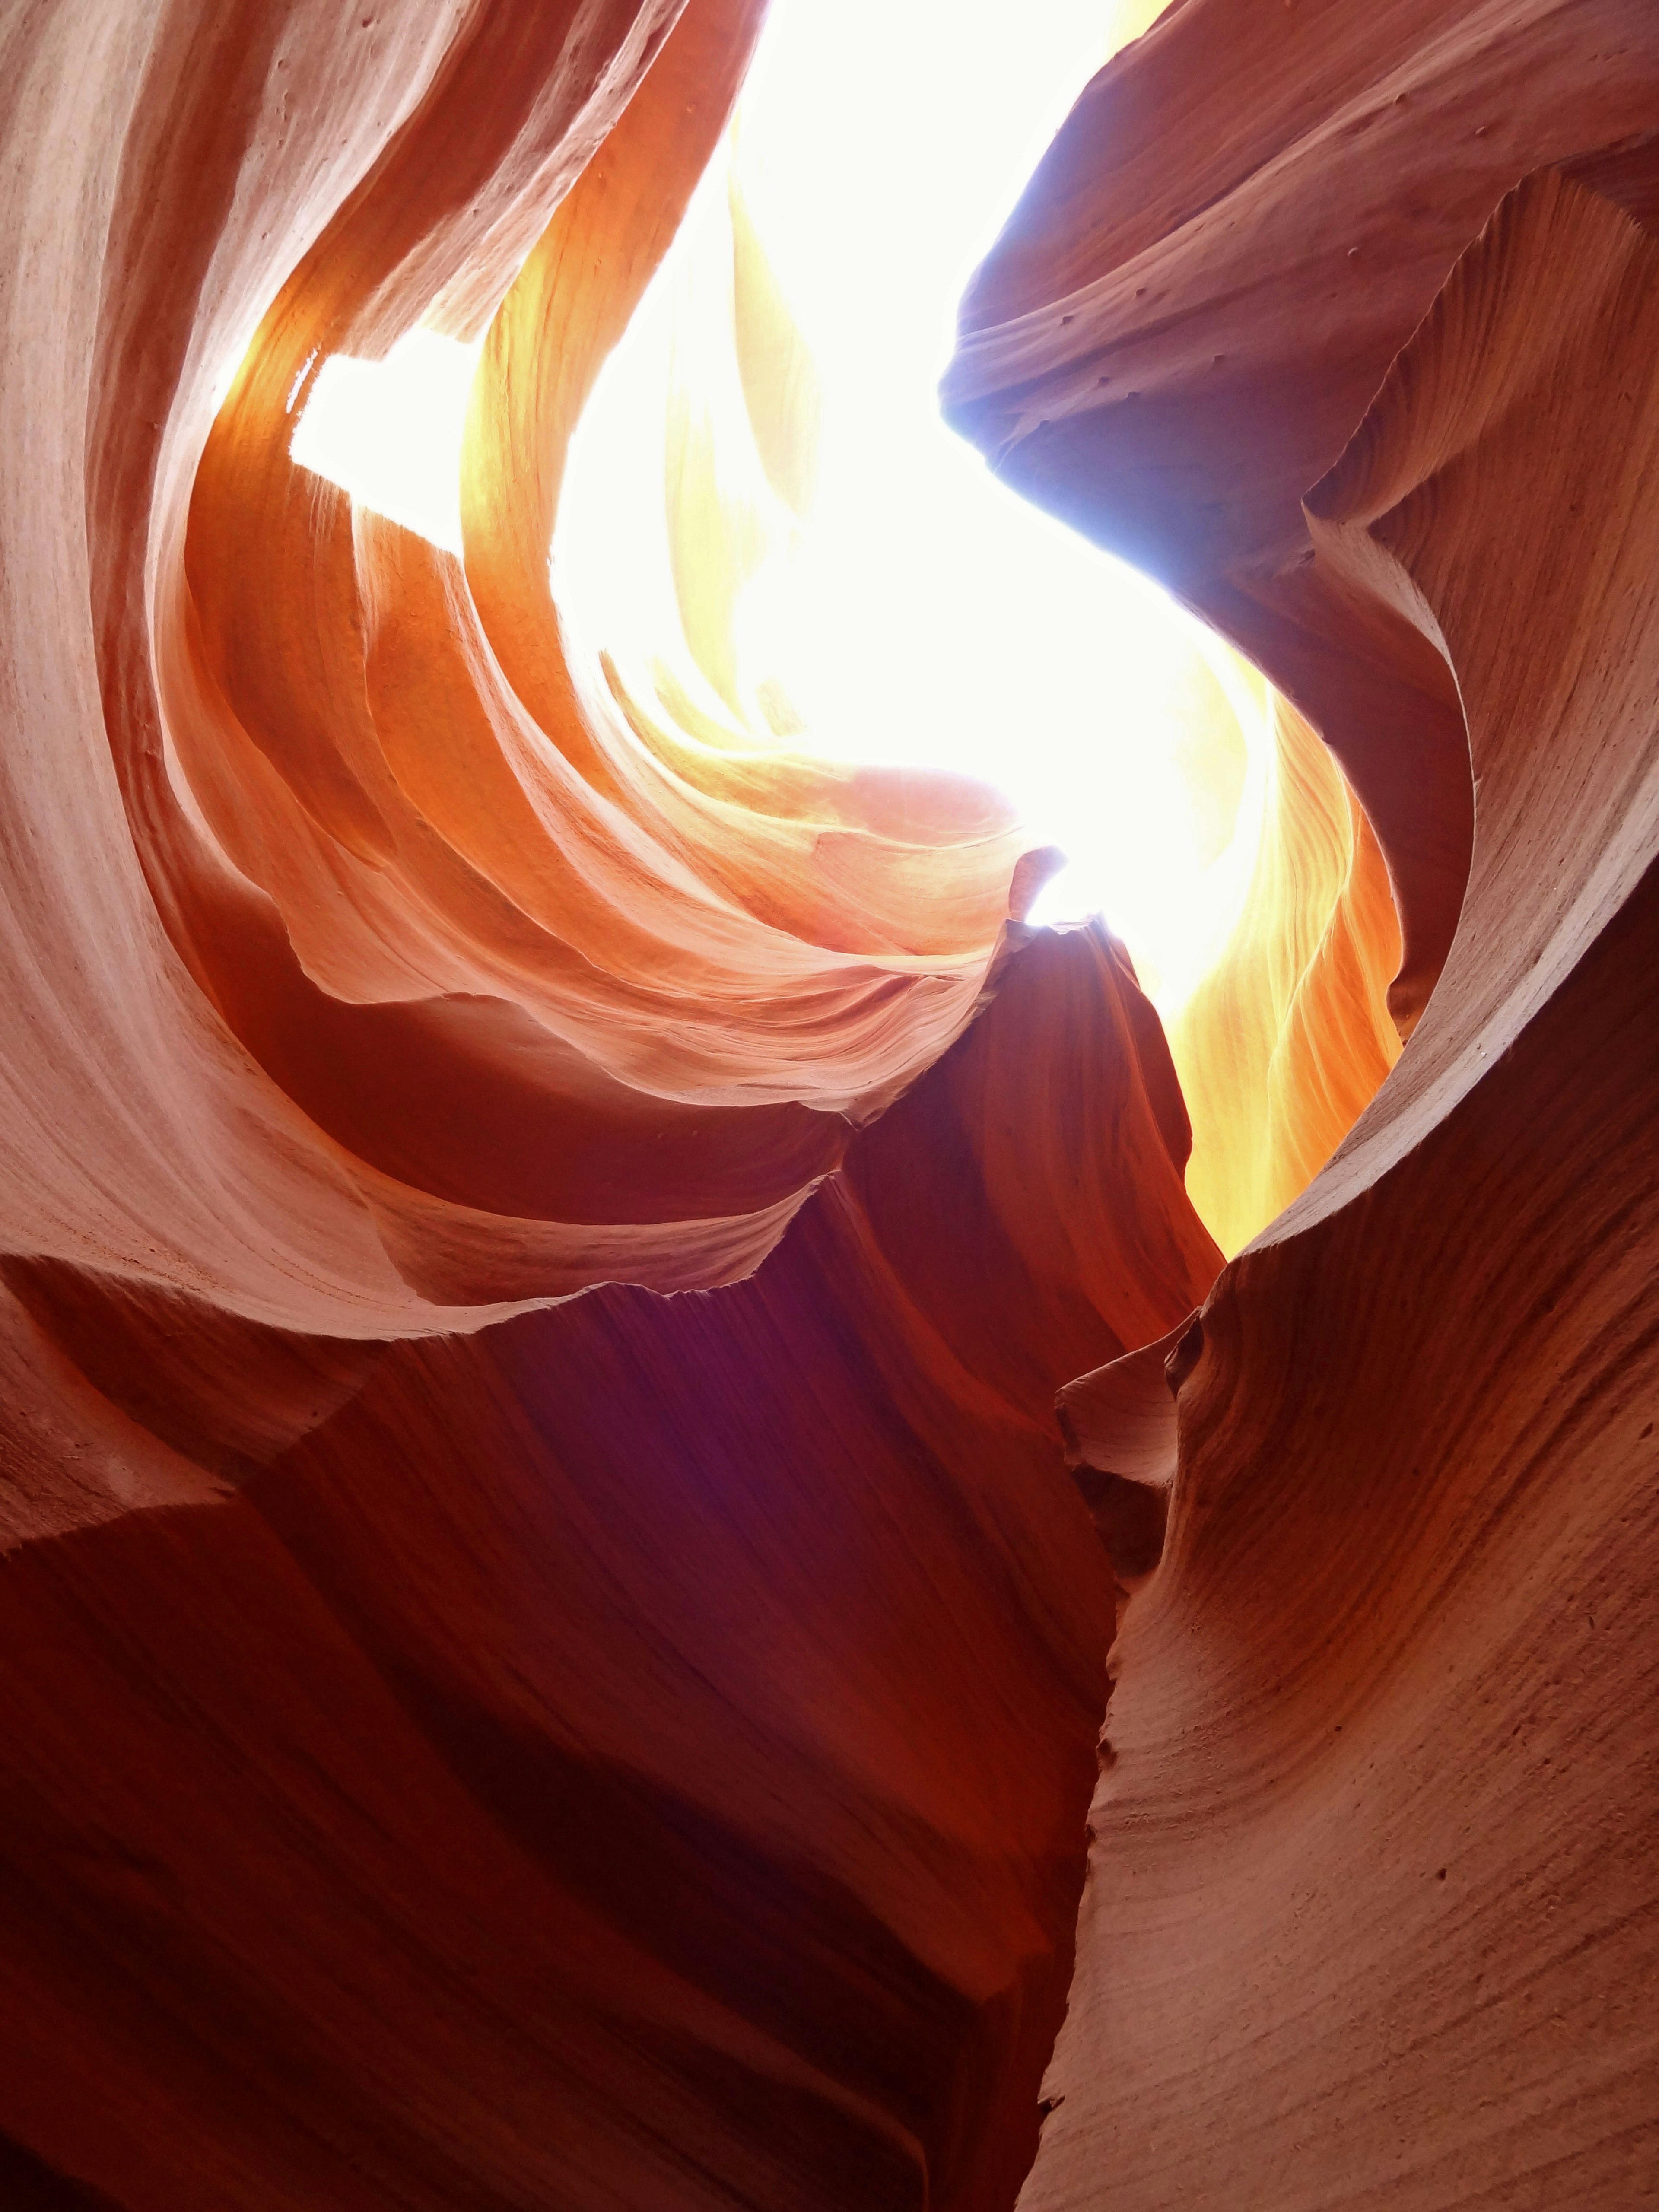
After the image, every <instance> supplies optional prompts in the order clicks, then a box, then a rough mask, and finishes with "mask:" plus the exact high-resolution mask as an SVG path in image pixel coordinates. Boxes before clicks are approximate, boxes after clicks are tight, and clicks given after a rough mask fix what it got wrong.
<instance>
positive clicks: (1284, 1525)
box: [945, 0, 1659, 2212]
mask: <svg viewBox="0 0 1659 2212" xmlns="http://www.w3.org/2000/svg"><path fill="white" fill-rule="evenodd" d="M1656 117H1659V22H1656V19H1655V18H1654V16H1653V15H1652V13H1651V11H1650V10H1649V9H1645V8H1641V7H1636V6H1628V5H1618V4H1610V5H1603V6H1596V5H1587V6H1557V5H1550V4H1538V5H1528V4H1524V0H1519V4H1504V5H1495V6H1475V7H1472V8H1468V9H1462V10H1459V11H1456V13H1455V16H1453V17H1450V18H1449V17H1448V16H1447V15H1446V12H1445V11H1444V10H1443V9H1432V8H1425V7H1421V6H1417V5H1413V4H1399V5H1383V6H1376V7H1366V8H1358V7H1348V6H1343V5H1340V4H1337V5H1329V6H1323V7H1319V6H1308V5H1305V4H1301V0H1297V4H1295V5H1285V4H1281V0H1274V4H1273V5H1272V6H1267V5H1265V4H1263V5H1260V6H1252V5H1249V4H1242V5H1241V4H1232V0H1219V3H1218V4H1212V0H1186V4H1184V5H1182V6H1181V7H1179V8H1176V9H1170V11H1169V12H1168V13H1167V15H1165V16H1164V18H1163V19H1162V21H1160V23H1159V24H1158V27H1156V28H1155V29H1154V30H1153V31H1152V33H1149V34H1148V36H1147V37H1146V39H1144V40H1142V41H1141V42H1140V43H1139V45H1137V46H1134V47H1133V48H1131V49H1129V50H1128V51H1127V52H1125V53H1124V54H1122V55H1121V56H1120V57H1119V58H1117V60H1116V61H1115V62H1114V63H1113V64H1111V65H1110V66H1109V68H1108V69H1107V70H1106V71H1105V72H1104V73H1103V75H1102V76H1100V77H1098V78H1097V80H1096V82H1094V83H1093V84H1092V85H1091V87H1090V88H1089V89H1088V91H1087V92H1086V93H1085V95H1084V96H1083V98H1082V99H1081V100H1079V103H1078V106H1077V107H1076V108H1075V110H1074V111H1073V115H1072V117H1071V118H1070V120H1069V121H1068V123H1067V124H1066V127H1065V129H1064V130H1063V131H1062V132H1061V133H1060V137H1059V138H1058V140H1057V141H1056V143H1055V145H1054V149H1053V150H1052V151H1051V153H1050V154H1049V155H1048V158H1047V159H1046V161H1044V163H1043V164H1042V166H1041V167H1040V168H1039V170H1038V171H1037V173H1036V177H1035V178H1034V179H1033V181H1032V184H1031V185H1030V189H1029V191H1028V192H1027V194H1026V197H1025V198H1024V201H1023V203H1022V204H1021V207H1020V208H1019V210H1018V212H1017V213H1016V215H1015V216H1014V217H1013V218H1012V222H1011V223H1010V225H1009V227H1008V229H1007V231H1006V234H1005V235H1004V237H1003V238H1002V240H1000V243H999V245H998V246H997V247H996V249H995V250H994V252H993V253H992V255H991V257H990V258H989V259H988V261H987V264H985V266H984V268H983V269H982V270H981V273H980V276H979V277H978V279H977V280H976V282H975V285H974V287H973V289H972V290H971V291H970V293H969V297H968V300H967V301H966V303H965V306H964V311H963V336H962V342H961V347H960V350H959V352H958V355H957V360H956V362H954V364H953V366H952V368H951V372H950V374H949V376H948V377H947V380H946V386H945V389H946V395H947V401H948V404H950V406H951V409H952V410H953V412H954V414H955V416H956V419H957V421H958V422H960V423H961V424H962V425H963V427H964V428H966V429H967V430H968V431H969V433H970V435H973V436H975V438H976V439H978V440H979V441H981V443H982V444H983V446H984V447H985V449H986V451H987V454H988V455H989V456H990V457H991V458H992V459H993V460H994V465H996V466H997V467H998V468H999V469H1000V470H1001V471H1003V472H1004V473H1005V474H1006V475H1007V476H1008V477H1010V479H1011V480H1012V481H1013V482H1015V483H1018V484H1019V485H1020V486H1021V488H1022V489H1025V490H1027V491H1029V492H1030V494H1031V495H1033V496H1034V497H1036V498H1037V499H1039V500H1041V501H1043V502H1044V503H1045V504H1048V505H1050V506H1053V507H1054V508H1055V509H1056V510H1057V511H1059V512H1060V513H1065V514H1066V516H1067V517H1068V519H1070V520H1073V521H1075V522H1076V523H1077V524H1078V525H1079V526H1080V527H1082V528H1084V529H1085V530H1086V531H1088V532H1091V534H1092V535H1095V536H1097V537H1098V538H1100V539H1101V540H1102V542H1103V543H1106V544H1112V545H1115V546H1118V547H1120V548H1121V549H1123V550H1127V551H1129V552H1130V553H1131V555H1132V556H1133V557H1134V558H1136V559H1138V560H1139V561H1141V562H1144V563H1145V564H1146V566H1147V567H1149V568H1152V570H1153V572H1154V573H1156V574H1161V575H1163V576H1164V578H1165V579H1166V580H1168V581H1169V582H1170V584H1171V585H1172V586H1174V587H1175V588H1176V590H1177V591H1179V592H1181V593H1182V596H1183V597H1185V598H1187V599H1188V600H1189V601H1190V603H1191V604H1193V605H1195V606H1197V607H1199V608H1200V609H1201V610H1202V611H1204V612H1205V613H1206V615H1207V616H1208V617H1210V618H1211V619H1212V621H1214V622H1215V623H1218V625H1219V626H1220V627H1221V628H1222V629H1224V630H1225V631H1226V632H1227V633H1228V634H1229V635H1231V636H1232V637H1234V638H1235V639H1236V640H1237V641H1238V642H1240V643H1241V644H1242V645H1243V646H1244V647H1245V648H1246V649H1247V650H1248V651H1249V653H1251V654H1252V655H1253V657H1254V658H1255V659H1256V660H1257V661H1258V662H1259V664H1260V665H1261V667H1262V668H1263V669H1264V670H1265V671H1266V672H1267V675H1268V676H1269V678H1271V679H1272V680H1273V682H1275V683H1276V684H1279V685H1280V686H1281V687H1282V688H1283V690H1285V693H1286V694H1287V695H1288V696H1290V697H1291V699H1292V700H1294V701H1295V702H1297V704H1298V705H1299V706H1300V707H1301V708H1302V709H1303V710H1304V713H1305V714H1307V715H1308V717H1309V718H1310V720H1311V721H1312V722H1313V723H1314V724H1315V726H1316V727H1317V728H1318V729H1319V730H1320V732H1322V735H1323V736H1324V738H1326V740H1327V741H1328V744H1330V745H1331V747H1332V748H1333V750H1334V751H1335V752H1336V753H1337V754H1338V756H1339V757H1340V760H1341V762H1342V763H1343V765H1344V767H1345V768H1346V770H1347V772H1348V775H1349V776H1350V778H1351V780H1352V786H1353V788H1354V790H1355V791H1356V792H1357V793H1358V795H1359V797H1360V799H1362V800H1363V802H1364V806H1365V809H1366V811H1367V812H1368V814H1369V817H1370V821H1371V823H1372V824H1373V825H1374V827H1375V829H1376V836H1377V838H1378V840H1379V842H1380V844H1381V847H1382V850H1383V854H1384V855H1385V856H1386V859H1387V861H1388V865H1389V872H1390V876H1391V879H1392V883H1393V886H1394V890H1395V899H1396V902H1397V904H1398V907H1399V910H1400V914H1401V923H1402V932H1403V937H1404V960H1403V964H1402V967H1401V973H1400V976H1399V978H1398V980H1397V981H1396V983H1395V987H1394V992H1393V1004H1394V1006H1395V1012H1396V1013H1397V1015H1398V1016H1399V1018H1400V1019H1401V1027H1402V1028H1404V1029H1406V1030H1408V1031H1409V1032H1410V1042H1409V1043H1408V1044H1407V1048H1406V1049H1405V1052H1404V1053H1403V1054H1402V1055H1401V1059H1400V1061H1399V1064H1398V1066H1397V1067H1396V1068H1395V1071H1394V1073H1393V1074H1392V1075H1391V1076H1390V1077H1389V1080H1388V1081H1387V1083H1386V1084H1385V1085H1383V1088H1382V1089H1381V1091H1379V1092H1378V1093H1377V1095H1376V1098H1375V1100H1374V1101H1373V1103H1371V1104H1370V1106H1369V1108H1368V1109H1366V1110H1365V1111H1364V1113H1363V1114H1362V1115H1360V1116H1359V1118H1358V1123H1357V1125H1356V1127H1354V1128H1353V1130H1352V1133H1351V1134H1350V1135H1349V1136H1348V1138H1347V1139H1346V1142H1345V1143H1344V1144H1343V1145H1342V1146H1340V1148H1339V1149H1338V1150H1337V1152H1336V1153H1335V1156H1334V1159H1333V1160H1332V1161H1331V1163H1330V1164H1328V1166H1327V1167H1326V1168H1325V1169H1324V1170H1323V1172H1322V1173H1321V1174H1320V1175H1319V1176H1316V1178H1315V1179H1314V1181H1313V1182H1312V1183H1311V1185H1310V1187H1309V1188H1307V1189H1306V1191H1305V1192H1304V1194H1302V1195H1301V1196H1300V1197H1299V1198H1298V1199H1297V1200H1296V1201H1295V1202H1294V1203H1293V1204H1291V1206H1289V1207H1288V1209H1287V1210H1286V1211H1285V1212H1284V1213H1282V1214H1281V1215H1280V1216H1279V1218H1278V1219H1276V1220H1275V1221H1273V1223H1272V1225H1270V1226H1269V1227H1268V1228H1267V1229H1266V1230H1265V1231H1263V1232H1262V1233H1261V1235H1260V1236H1259V1237H1257V1238H1256V1239H1255V1242H1254V1243H1252V1244H1251V1245H1249V1248H1248V1249H1246V1250H1245V1251H1244V1252H1243V1254H1242V1255H1241V1256H1240V1257H1239V1258H1237V1260H1236V1261H1233V1262H1232V1263H1231V1265H1230V1266H1229V1267H1227V1268H1226V1269H1225V1271H1224V1273H1222V1275H1221V1276H1220V1278H1219V1279H1218V1282H1217V1284H1216V1285H1215V1286H1214V1288H1213V1289H1212V1291H1211V1292H1210V1294H1209V1296H1208V1297H1207V1298H1206V1301H1205V1302H1204V1304H1203V1306H1202V1308H1201V1310H1200V1315H1199V1316H1198V1317H1197V1319H1196V1320H1195V1321H1194V1322H1193V1323H1192V1324H1191V1325H1190V1326H1189V1327H1188V1328H1187V1329H1186V1330H1184V1331H1178V1332H1174V1333H1172V1334H1171V1335H1170V1338H1169V1339H1167V1340H1164V1342H1162V1343H1160V1344H1158V1345H1154V1346H1149V1347H1147V1348H1146V1350H1145V1351H1144V1352H1141V1353H1139V1354H1137V1355H1135V1356H1133V1357H1132V1358H1129V1359H1127V1360H1126V1361H1124V1362H1122V1363H1115V1364H1112V1365H1110V1366H1109V1367H1108V1368H1106V1369H1105V1370H1103V1371H1101V1372H1100V1373H1099V1374H1097V1375H1096V1376H1091V1377H1085V1378H1083V1379H1081V1380H1080V1381H1079V1383H1076V1384H1074V1385H1073V1386H1071V1387H1070V1388H1069V1389H1067V1391H1066V1393H1065V1394H1063V1403H1064V1407H1065V1418H1066V1425H1067V1430H1068V1434H1069V1437H1070V1438H1071V1442H1072V1448H1073V1454H1074V1455H1075V1456H1077V1457H1079V1459H1080V1460H1081V1461H1082V1462H1084V1463H1085V1474H1084V1480H1085V1482H1087V1483H1088V1484H1089V1485H1090V1486H1091V1491H1092V1492H1093V1493H1094V1494H1096V1495H1097V1496H1099V1497H1101V1498H1103V1499H1104V1500H1106V1501H1107V1502H1108V1504H1110V1503H1111V1501H1113V1500H1114V1499H1116V1500H1117V1504H1116V1506H1115V1510H1117V1511H1118V1512H1119V1513H1120V1514H1121V1512H1122V1510H1123V1508H1122V1505H1121V1493H1122V1492H1124V1491H1125V1490H1126V1489H1127V1488H1129V1487H1131V1486H1133V1485H1139V1486H1141V1487H1142V1488H1143V1490H1145V1491H1147V1492H1150V1493H1152V1494H1156V1496H1157V1497H1158V1527H1159V1528H1167V1537H1166V1540H1165V1542H1164V1550H1163V1553H1162V1558H1161V1564H1160V1565H1158V1570H1157V1572H1156V1573H1155V1575H1152V1576H1151V1577H1150V1578H1143V1580H1142V1581H1141V1582H1140V1583H1139V1585H1138V1589H1137V1595H1136V1596H1135V1598H1134V1600H1133V1603H1132V1604H1131V1605H1130V1606H1129V1607H1128V1608H1127V1613H1126V1614H1125V1617H1124V1621H1123V1626H1122V1632H1121V1637H1120V1639H1119V1642H1118V1644H1117V1645H1116V1647H1115V1651H1114V1655H1113V1658H1112V1662H1111V1666H1112V1672H1113V1674H1114V1676H1115V1692H1114V1697H1113V1702H1112V1708H1111V1716H1110V1720H1109V1753H1107V1754H1106V1756H1105V1757H1104V1758H1103V1775H1102V1780H1101V1783H1100V1784H1099V1787H1098V1789H1097V1794H1096V1800H1095V1804H1094V1807H1093V1809H1092V1811H1091V1834H1092V1837H1093V1843H1092V1845H1091V1862H1090V1879H1089V1882H1088V1885H1087V1887H1086V1889H1085V1905H1084V1911H1083V1916H1082V1919H1081V1922H1080V1929H1079V1966H1078V1972H1077V1976H1076V1979H1075V1981H1074V1983H1073V1992H1072V1998H1071V2008H1070V2012H1069V2015H1068V2019H1067V2022H1066V2027H1065V2029H1064V2031H1063V2033H1062V2035H1061V2039H1060V2045H1059V2049H1058V2051H1057V2053H1056V2057H1055V2062H1054V2066H1053V2068H1052V2069H1051V2070H1050V2074H1049V2075H1048V2081H1047V2083H1046V2086H1045V2098H1046V2100H1047V2101H1048V2106H1049V2107H1050V2116H1049V2118H1048V2121H1047V2123H1046V2124H1045V2130H1044V2136H1043V2141H1042V2149H1041V2151H1040V2154H1039V2156H1038V2160H1037V2162H1036V2168H1035V2170H1034V2172H1033V2174H1032V2176H1031V2178H1030V2181H1029V2183H1028V2184H1027V2186H1026V2190H1025V2192H1024V2196H1023V2197H1022V2199H1021V2203H1022V2205H1023V2206H1024V2207H1027V2208H1029V2212H1042V2208H1047V2207H1050V2206H1056V2207H1057V2206H1060V2205H1065V2206H1068V2207H1073V2206H1080V2205H1084V2204H1110V2205H1112V2206H1115V2207H1120V2206H1121V2207H1132V2206H1133V2207H1140V2206H1148V2207H1150V2206H1152V2205H1165V2204H1169V2205H1174V2204H1180V2205H1182V2206H1197V2205H1212V2204H1213V2205H1221V2204H1224V2203H1225V2204H1226V2205H1228V2206H1230V2207H1237V2206H1243V2205H1261V2206H1262V2207H1264V2208H1266V2207H1269V2206H1271V2207H1272V2208H1273V2212H1289V2208H1295V2207H1304V2206H1305V2207H1308V2208H1310V2212H1311V2208H1315V2207H1326V2206H1329V2205H1331V2204H1334V2203H1344V2204H1350V2203H1352V2204H1356V2205H1357V2204H1376V2205H1383V2204H1387V2205H1390V2206H1394V2205H1402V2206H1404V2205H1411V2206H1425V2207H1426V2206H1429V2205H1435V2206H1446V2205H1452V2204H1465V2203H1468V2204H1474V2203H1481V2204H1505V2205H1522V2204H1545V2203H1547V2204H1550V2205H1567V2204H1571V2205H1584V2206H1587V2207H1588V2206H1596V2207H1600V2206H1604V2205H1608V2206H1610V2205H1614V2204H1619V2205H1623V2204H1635V2203H1639V2202H1642V2201H1643V2200H1644V2197H1646V2196H1648V2195H1649V2194H1650V2193H1651V2191H1652V2190H1653V2187H1654V2185H1655V2177H1656V2174H1659V2094H1656V2087H1655V2084H1656V2081H1659V2045H1656V2034H1655V2029H1654V2026H1653V2022H1652V2020H1651V2017H1650V2011H1649V2008H1648V2007H1647V2004H1646V2002H1645V1997H1644V1992H1645V1990H1647V1989H1649V1988H1650V1987H1651V1985H1652V1983H1653V1978H1654V1975H1655V1972H1656V1967H1659V1955H1656V1954H1659V1896H1656V1887H1659V1886H1656V1864H1655V1860H1654V1854H1653V1837H1654V1835H1655V1833H1656V1818H1659V1796H1656V1780H1659V1766H1656V1740H1655V1734H1654V1729H1653V1723H1652V1719H1651V1704H1652V1689H1653V1683H1654V1669H1655V1644H1654V1638H1653V1635H1652V1620H1653V1605H1654V1599H1655V1595H1656V1584H1659V1522H1656V1519H1655V1498H1656V1492H1655V1485H1654V1477H1655V1473H1656V1467H1659V1447H1656V1443H1655V1430H1656V1420H1659V1350H1656V1347H1659V1306H1656V1297H1655V1288H1654V1285H1655V1261H1656V1255H1659V1211H1656V1201H1659V1188H1656V1160H1659V1150H1656V1144H1655V1109H1656V1105H1659V1020H1656V1016H1655V1003H1654V994H1653V980H1652V979H1653V975H1654V972H1655V970H1654V958H1655V953H1656V950H1659V945H1656V940H1655V931H1656V927H1659V869H1656V853H1659V725H1656V716H1655V711H1654V702H1655V699H1656V696H1659V598H1656V587H1655V574H1656V550H1659V549H1656V545H1655V542H1654V526H1653V521H1652V516H1653V513H1654V492H1655V486H1656V468H1659V444H1656V438H1659V381H1656V375H1655V368H1654V364H1655V361H1656V358H1659V353H1656V341H1659V324H1656V320H1655V317H1656V306H1659V237H1656V224H1655V219H1656V215H1659V197H1656V191H1659V135H1656V134H1655V131H1654V125H1655V120H1656ZM1471 769H1472V771H1473V773H1472V777H1471V775H1470V770H1471ZM1471 789H1472V799H1473V803H1472V806H1471V805H1470V803H1469V794H1470V791H1471ZM1431 985H1432V987H1433V995H1432V997H1431V998H1430V997H1427V996H1426V994H1427V990H1428V988H1429V987H1430V986H1431ZM1212 1019H1213V1020H1216V1021H1219V1020H1222V1019H1225V1009H1222V1008H1218V1009H1214V1010H1212ZM1225 1059H1226V1054H1225V1049H1223V1048H1221V1047H1218V1051H1217V1058H1216V1063H1215V1064H1216V1065H1218V1066H1225ZM1152 1556H1153V1557H1156V1556H1157V1552H1156V1547H1153V1553H1152Z"/></svg>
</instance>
